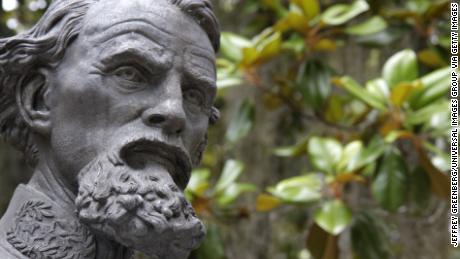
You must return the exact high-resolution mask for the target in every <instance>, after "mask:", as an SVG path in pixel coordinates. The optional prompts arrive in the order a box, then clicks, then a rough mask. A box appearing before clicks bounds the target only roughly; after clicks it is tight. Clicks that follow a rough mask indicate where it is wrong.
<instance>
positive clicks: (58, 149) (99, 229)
mask: <svg viewBox="0 0 460 259" xmlns="http://www.w3.org/2000/svg"><path fill="white" fill-rule="evenodd" d="M219 37H220V35H219V26H218V23H217V20H216V17H215V15H214V14H213V11H212V8H211V4H210V2H209V1H208V0H55V1H53V3H52V4H51V5H50V7H49V8H48V10H47V12H46V13H45V14H44V15H43V17H42V18H41V19H40V21H39V22H38V23H37V24H36V25H35V26H34V27H33V28H32V29H31V30H29V31H27V32H25V33H23V34H19V35H16V36H14V37H11V38H6V39H0V134H1V136H2V137H3V138H5V139H6V140H7V141H8V142H9V143H11V144H12V145H14V146H15V147H17V148H18V149H19V150H21V151H23V152H24V154H25V156H26V157H27V159H28V160H29V161H30V163H31V165H33V167H34V174H33V177H32V179H31V180H30V182H29V183H28V184H26V185H21V186H19V187H18V188H17V189H16V191H15V194H14V196H13V198H12V200H11V202H10V206H9V208H8V210H7V212H6V213H5V215H3V217H2V219H1V220H0V258H2V259H9V258H37V259H45V258H46V259H54V258H66V259H70V258H73V259H76V258H85V259H86V258H88V259H89V258H91V259H92V258H101V259H102V258H103V259H110V258H120V259H121V258H130V257H131V256H132V251H133V250H139V251H141V252H144V253H145V254H147V255H149V256H152V257H153V258H159V259H184V258H187V256H188V255H189V253H190V251H191V250H192V249H195V248H196V247H197V246H198V245H199V244H200V242H201V240H202V239H203V237H204V233H205V230H204V227H203V224H202V223H201V222H200V220H199V219H198V218H197V217H196V216H195V214H194V211H193V209H192V207H191V205H190V204H189V203H188V201H187V200H186V199H185V198H184V195H183V191H184V189H185V187H186V186H187V183H188V181H189V178H190V173H191V169H192V168H193V166H195V165H197V164H198V163H199V162H200V160H201V155H202V152H203V150H204V148H205V146H206V139H207V129H208V126H209V124H211V123H213V122H214V121H215V120H217V118H218V111H217V110H216V109H215V108H214V107H213V101H214V96H215V93H216V84H215V82H216V68H215V62H214V60H215V53H216V52H217V50H218V48H219Z"/></svg>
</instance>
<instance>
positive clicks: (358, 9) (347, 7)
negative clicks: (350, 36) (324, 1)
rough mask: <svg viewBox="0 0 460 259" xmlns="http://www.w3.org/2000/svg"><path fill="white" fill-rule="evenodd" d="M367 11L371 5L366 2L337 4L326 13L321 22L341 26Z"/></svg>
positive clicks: (359, 0)
mask: <svg viewBox="0 0 460 259" xmlns="http://www.w3.org/2000/svg"><path fill="white" fill-rule="evenodd" d="M367 10H369V4H368V3H367V2H366V1H365V0H355V1H354V2H353V3H352V4H335V5H333V6H331V7H329V8H328V9H327V10H326V11H324V13H323V15H322V19H321V20H322V21H323V22H324V23H325V24H328V25H340V24H344V23H346V22H348V21H350V20H351V19H353V18H355V17H356V16H358V15H359V14H361V13H363V12H365V11H367Z"/></svg>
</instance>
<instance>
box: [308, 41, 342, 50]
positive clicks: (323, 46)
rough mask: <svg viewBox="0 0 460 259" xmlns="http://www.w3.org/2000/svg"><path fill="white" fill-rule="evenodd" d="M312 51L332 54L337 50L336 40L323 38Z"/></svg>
mask: <svg viewBox="0 0 460 259" xmlns="http://www.w3.org/2000/svg"><path fill="white" fill-rule="evenodd" d="M312 49H313V50H314V51H324V52H332V51H335V50H336V49H337V43H336V41H334V40H331V39H326V38H323V39H320V40H319V41H318V42H316V44H315V45H313V47H312Z"/></svg>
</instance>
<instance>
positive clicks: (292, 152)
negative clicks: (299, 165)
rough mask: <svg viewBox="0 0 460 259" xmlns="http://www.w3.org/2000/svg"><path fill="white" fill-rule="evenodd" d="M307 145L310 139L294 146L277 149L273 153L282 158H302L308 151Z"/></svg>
mask: <svg viewBox="0 0 460 259" xmlns="http://www.w3.org/2000/svg"><path fill="white" fill-rule="evenodd" d="M307 143H308V139H304V140H302V141H300V142H299V143H298V144H296V145H294V146H289V147H280V148H277V149H275V150H274V152H273V153H274V154H275V155H277V156H280V157H293V156H300V155H302V154H305V152H306V151H307Z"/></svg>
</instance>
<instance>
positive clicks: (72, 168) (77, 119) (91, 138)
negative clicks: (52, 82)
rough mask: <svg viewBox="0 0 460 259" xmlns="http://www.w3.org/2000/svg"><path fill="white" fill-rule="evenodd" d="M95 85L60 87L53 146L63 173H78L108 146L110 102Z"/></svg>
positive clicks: (53, 112) (63, 84)
mask: <svg viewBox="0 0 460 259" xmlns="http://www.w3.org/2000/svg"><path fill="white" fill-rule="evenodd" d="M93 81H94V80H89V79H88V80H87V81H86V82H85V81H82V80H80V81H73V82H74V83H72V82H69V81H67V82H66V81H64V82H61V83H60V84H59V85H58V86H57V87H59V90H58V91H56V95H55V98H54V99H55V100H56V102H55V104H54V105H53V107H51V120H52V130H51V145H52V149H53V150H55V157H56V160H57V162H58V163H59V166H60V167H61V170H66V171H69V172H73V173H76V171H78V170H79V169H80V167H83V166H84V165H86V164H87V163H88V162H89V161H90V160H91V159H92V158H93V157H94V156H95V155H96V154H97V152H98V150H99V148H100V147H101V146H103V145H104V142H105V138H106V135H107V130H106V129H107V126H108V125H109V122H110V120H109V119H110V118H109V117H108V114H109V112H110V99H109V98H108V96H107V95H106V94H104V92H103V91H101V90H100V87H98V84H96V83H95V82H93ZM75 82H78V83H75Z"/></svg>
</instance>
